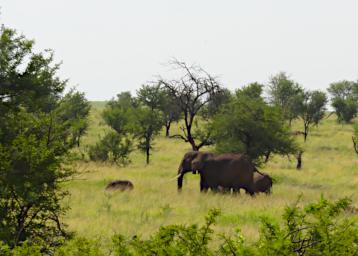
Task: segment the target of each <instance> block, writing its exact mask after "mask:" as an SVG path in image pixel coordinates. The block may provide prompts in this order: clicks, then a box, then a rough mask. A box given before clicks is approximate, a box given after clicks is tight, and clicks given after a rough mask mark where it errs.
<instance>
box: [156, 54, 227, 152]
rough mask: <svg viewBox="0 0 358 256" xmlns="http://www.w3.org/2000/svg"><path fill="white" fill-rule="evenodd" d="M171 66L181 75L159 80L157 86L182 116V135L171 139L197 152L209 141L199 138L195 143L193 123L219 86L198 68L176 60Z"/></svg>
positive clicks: (214, 79)
mask: <svg viewBox="0 0 358 256" xmlns="http://www.w3.org/2000/svg"><path fill="white" fill-rule="evenodd" d="M171 64H172V66H173V67H174V68H175V69H177V70H179V71H182V73H183V75H182V76H181V77H180V78H178V79H174V80H169V81H168V80H164V79H162V78H161V79H160V80H159V84H161V85H163V86H164V87H165V88H166V89H167V90H168V91H169V92H170V94H171V95H172V96H173V97H174V98H175V99H176V101H177V102H178V105H179V107H180V109H181V112H182V113H183V116H184V127H182V128H181V129H182V131H183V134H182V135H174V136H173V137H179V138H181V139H183V140H184V141H185V142H188V143H190V145H191V147H192V149H193V150H194V151H197V150H199V149H200V148H201V147H203V146H205V145H209V144H210V143H211V140H210V138H209V137H207V136H205V137H201V138H202V140H201V141H200V142H198V141H197V140H198V137H197V136H195V134H193V131H192V128H193V124H194V121H195V119H196V116H197V115H198V113H199V112H200V110H201V109H202V108H203V107H204V106H205V105H206V104H208V102H209V101H210V96H211V95H213V94H215V93H217V92H218V91H219V90H220V86H219V83H218V82H217V80H216V78H214V77H213V76H211V75H210V74H209V73H207V72H206V71H205V70H203V69H202V68H200V67H198V66H188V65H187V64H186V63H184V62H180V61H178V60H174V61H173V62H172V63H171Z"/></svg>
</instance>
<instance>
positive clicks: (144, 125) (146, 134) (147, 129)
mask: <svg viewBox="0 0 358 256" xmlns="http://www.w3.org/2000/svg"><path fill="white" fill-rule="evenodd" d="M131 125H132V127H131V133H132V134H133V135H134V137H135V138H136V139H138V140H139V142H138V149H140V150H141V151H142V152H145V154H146V163H147V164H149V157H150V151H151V149H152V148H153V140H154V137H155V136H156V135H158V134H159V133H160V130H161V128H162V127H163V119H162V118H161V115H160V112H159V111H158V110H151V109H149V108H147V107H143V106H140V107H138V108H136V109H134V111H133V114H132V120H131Z"/></svg>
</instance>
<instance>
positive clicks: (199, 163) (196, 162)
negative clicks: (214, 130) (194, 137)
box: [191, 152, 209, 173]
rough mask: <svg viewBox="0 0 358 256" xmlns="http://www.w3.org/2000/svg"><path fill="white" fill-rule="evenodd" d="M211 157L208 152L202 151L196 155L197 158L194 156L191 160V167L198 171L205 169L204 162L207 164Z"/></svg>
mask: <svg viewBox="0 0 358 256" xmlns="http://www.w3.org/2000/svg"><path fill="white" fill-rule="evenodd" d="M208 157H209V154H208V153H201V152H199V154H197V155H196V157H195V158H193V160H192V161H191V168H192V170H193V173H194V171H198V170H203V169H204V164H205V160H206V159H207V158H208Z"/></svg>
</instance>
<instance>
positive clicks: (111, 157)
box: [88, 131, 133, 165]
mask: <svg viewBox="0 0 358 256" xmlns="http://www.w3.org/2000/svg"><path fill="white" fill-rule="evenodd" d="M132 150H133V147H132V141H131V140H130V139H128V137H124V136H121V135H120V134H118V133H117V132H115V131H110V132H108V133H107V134H106V135H105V136H104V137H103V138H102V139H101V140H100V141H99V142H97V143H96V144H95V145H92V146H90V147H89V150H88V154H89V158H90V159H91V160H92V161H101V162H105V161H110V162H113V163H116V164H118V165H125V164H127V163H128V162H129V159H128V156H129V154H130V153H131V152H132Z"/></svg>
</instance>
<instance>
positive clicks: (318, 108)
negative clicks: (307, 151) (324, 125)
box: [297, 91, 327, 142]
mask: <svg viewBox="0 0 358 256" xmlns="http://www.w3.org/2000/svg"><path fill="white" fill-rule="evenodd" d="M298 102H299V105H298V106H297V108H298V111H299V117H300V118H301V119H302V120H303V127H304V132H303V135H304V141H305V142H306V140H307V136H308V133H309V130H310V128H311V127H312V125H318V124H319V122H320V121H321V120H322V119H323V117H324V114H325V111H326V108H325V106H326V103H327V96H326V94H325V93H324V92H320V91H307V92H305V93H304V94H303V95H302V100H300V101H298Z"/></svg>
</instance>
